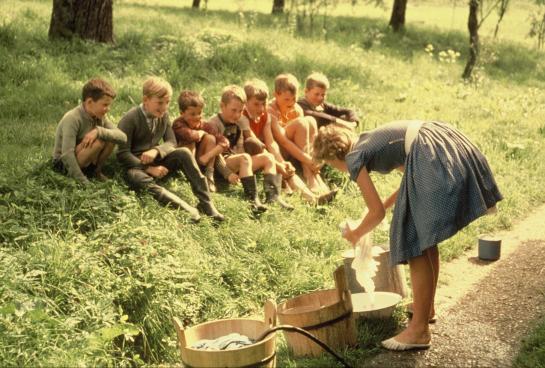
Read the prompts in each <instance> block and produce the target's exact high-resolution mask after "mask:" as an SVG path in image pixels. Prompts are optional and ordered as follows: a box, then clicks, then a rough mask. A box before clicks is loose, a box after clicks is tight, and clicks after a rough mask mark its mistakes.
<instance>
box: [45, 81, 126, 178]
mask: <svg viewBox="0 0 545 368" xmlns="http://www.w3.org/2000/svg"><path fill="white" fill-rule="evenodd" d="M81 94H82V96H81V100H82V103H81V105H79V106H77V107H75V108H73V109H72V110H70V111H68V112H67V113H66V114H64V116H63V118H62V119H61V121H60V122H59V124H58V125H57V130H56V132H55V147H54V150H53V169H54V170H56V171H58V172H61V173H63V174H67V175H68V176H70V177H73V178H75V179H76V180H78V181H79V182H80V183H82V184H87V183H89V177H92V176H95V177H96V178H97V179H99V180H106V179H107V178H106V176H105V175H104V174H103V173H102V167H103V165H104V163H105V162H106V159H107V158H108V157H109V156H110V154H111V153H112V151H113V149H114V146H115V145H116V144H120V143H125V142H126V141H127V136H126V135H125V133H123V132H122V131H121V130H119V129H117V128H115V127H114V125H113V124H112V123H111V121H110V120H109V119H108V118H107V117H106V113H107V112H108V111H110V106H111V105H112V102H113V100H114V98H115V95H116V94H115V91H114V89H113V88H112V86H110V84H108V83H107V82H106V81H104V80H102V79H99V78H97V79H91V80H89V81H88V82H87V83H85V85H84V86H83V90H82V93H81Z"/></svg>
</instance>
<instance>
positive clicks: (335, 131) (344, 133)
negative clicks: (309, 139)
mask: <svg viewBox="0 0 545 368" xmlns="http://www.w3.org/2000/svg"><path fill="white" fill-rule="evenodd" d="M354 137H355V135H354V133H353V132H352V131H351V130H349V129H347V128H343V127H338V126H335V125H333V124H331V125H326V126H323V127H321V128H320V129H319V130H318V134H317V135H316V138H315V139H314V144H313V151H312V156H313V158H314V159H315V160H316V161H323V160H334V159H338V160H341V161H343V160H344V159H345V157H346V155H347V154H348V152H350V150H351V149H352V142H353V140H354Z"/></svg>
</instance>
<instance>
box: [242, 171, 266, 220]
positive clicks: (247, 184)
mask: <svg viewBox="0 0 545 368" xmlns="http://www.w3.org/2000/svg"><path fill="white" fill-rule="evenodd" d="M240 182H241V183H242V187H243V188H244V196H245V197H246V199H247V200H248V201H249V202H250V203H251V204H252V210H253V211H254V212H257V213H261V212H265V211H267V209H268V208H267V206H265V205H264V204H263V203H261V201H260V200H259V194H258V192H257V182H256V178H255V175H252V176H246V177H244V178H240Z"/></svg>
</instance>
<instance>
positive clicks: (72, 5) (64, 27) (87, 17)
mask: <svg viewBox="0 0 545 368" xmlns="http://www.w3.org/2000/svg"><path fill="white" fill-rule="evenodd" d="M49 37H50V38H72V37H79V38H82V39H85V40H92V41H97V42H113V41H114V34H113V5H112V0H53V11H52V14H51V23H50V25H49Z"/></svg>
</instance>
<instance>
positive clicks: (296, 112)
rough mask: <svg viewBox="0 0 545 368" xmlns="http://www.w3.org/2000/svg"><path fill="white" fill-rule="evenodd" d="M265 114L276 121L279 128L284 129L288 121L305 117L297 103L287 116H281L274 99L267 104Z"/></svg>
mask: <svg viewBox="0 0 545 368" xmlns="http://www.w3.org/2000/svg"><path fill="white" fill-rule="evenodd" d="M267 112H268V113H269V114H271V115H272V116H274V117H275V118H276V119H277V120H278V123H279V124H280V126H281V127H286V126H287V125H288V123H289V122H290V121H292V120H294V119H297V118H299V117H303V116H305V114H304V113H303V109H302V108H301V106H299V105H298V104H297V103H296V104H295V105H294V106H293V110H291V111H289V112H288V113H287V114H282V113H281V112H280V107H279V106H278V104H277V103H276V99H273V100H272V101H271V102H270V103H269V106H267Z"/></svg>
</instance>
